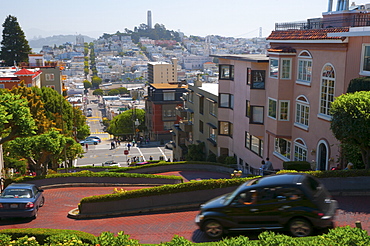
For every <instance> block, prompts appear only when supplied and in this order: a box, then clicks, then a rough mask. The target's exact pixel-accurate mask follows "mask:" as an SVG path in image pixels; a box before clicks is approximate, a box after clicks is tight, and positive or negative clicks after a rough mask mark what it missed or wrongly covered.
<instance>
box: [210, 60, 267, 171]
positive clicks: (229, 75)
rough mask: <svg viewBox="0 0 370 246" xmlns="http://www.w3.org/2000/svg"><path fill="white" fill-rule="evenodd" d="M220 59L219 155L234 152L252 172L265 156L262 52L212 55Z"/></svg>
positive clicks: (240, 162) (244, 166) (265, 87)
mask: <svg viewBox="0 0 370 246" xmlns="http://www.w3.org/2000/svg"><path fill="white" fill-rule="evenodd" d="M213 57H217V58H218V59H219V92H218V93H219V94H218V125H217V129H218V137H217V146H218V155H219V156H234V157H235V158H236V160H237V162H238V164H239V165H240V167H243V168H245V169H246V171H247V172H251V171H253V170H254V169H257V168H259V164H260V163H261V159H262V158H263V157H264V136H265V129H264V123H265V118H266V117H265V114H266V110H267V109H266V107H265V104H266V100H265V98H266V90H267V89H268V85H267V83H266V70H267V69H268V64H269V59H268V57H266V56H265V55H227V56H222V55H213Z"/></svg>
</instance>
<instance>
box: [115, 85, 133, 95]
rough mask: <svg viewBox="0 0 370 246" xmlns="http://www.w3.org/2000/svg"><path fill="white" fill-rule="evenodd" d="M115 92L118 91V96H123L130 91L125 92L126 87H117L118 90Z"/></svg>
mask: <svg viewBox="0 0 370 246" xmlns="http://www.w3.org/2000/svg"><path fill="white" fill-rule="evenodd" d="M117 90H118V91H119V94H120V95H123V94H130V91H129V90H127V88H126V87H119V88H117Z"/></svg>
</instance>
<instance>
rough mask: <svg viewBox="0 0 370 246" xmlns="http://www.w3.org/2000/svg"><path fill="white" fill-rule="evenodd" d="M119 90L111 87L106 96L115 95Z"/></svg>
mask: <svg viewBox="0 0 370 246" xmlns="http://www.w3.org/2000/svg"><path fill="white" fill-rule="evenodd" d="M119 94H120V93H119V90H117V89H112V90H110V91H109V92H108V96H116V95H119Z"/></svg>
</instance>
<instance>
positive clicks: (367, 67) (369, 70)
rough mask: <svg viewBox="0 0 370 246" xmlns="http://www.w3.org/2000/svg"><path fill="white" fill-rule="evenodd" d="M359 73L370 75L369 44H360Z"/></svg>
mask: <svg viewBox="0 0 370 246" xmlns="http://www.w3.org/2000/svg"><path fill="white" fill-rule="evenodd" d="M361 55H362V59H361V73H363V74H365V75H370V44H362V54H361Z"/></svg>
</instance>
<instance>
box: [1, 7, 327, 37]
mask: <svg viewBox="0 0 370 246" xmlns="http://www.w3.org/2000/svg"><path fill="white" fill-rule="evenodd" d="M327 5H328V2H327V1H325V0H324V1H323V0H311V1H303V0H298V1H297V0H284V1H278V0H262V1H258V2H257V1H251V0H234V1H231V2H225V1H221V0H203V1H195V0H189V1H186V2H184V1H181V2H180V1H170V0H159V1H150V0H142V1H141V2H140V3H136V2H133V1H119V0H107V1H97V0H91V1H88V2H85V1H71V0H65V1H63V2H62V4H61V5H58V6H56V5H54V4H53V5H51V4H50V1H46V0H39V1H36V2H34V1H28V0H19V1H17V4H7V5H4V6H3V7H2V8H1V9H0V23H1V24H2V23H4V21H5V18H6V16H8V15H13V16H15V17H17V19H18V22H19V24H20V26H21V28H22V30H23V31H24V32H25V34H26V36H27V39H29V40H30V39H34V38H39V37H48V36H53V35H59V34H62V35H67V34H82V35H87V36H90V37H92V38H98V37H99V36H101V35H102V34H104V33H109V34H111V33H116V32H117V31H120V32H124V30H125V28H127V29H129V30H134V27H135V26H137V27H138V26H139V25H140V24H142V23H144V24H147V12H148V11H149V10H150V11H151V14H152V25H153V26H154V25H155V24H156V23H159V24H163V25H164V26H165V27H166V29H167V30H174V31H181V32H183V33H184V34H185V35H196V36H206V35H221V36H225V37H236V38H238V37H243V38H252V37H258V36H259V31H260V30H259V29H260V27H261V28H262V37H266V36H268V35H269V34H270V33H271V31H272V30H273V29H274V25H275V23H280V22H293V21H305V20H306V19H307V18H313V17H321V15H322V13H323V12H326V11H327ZM1 31H2V27H1Z"/></svg>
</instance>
